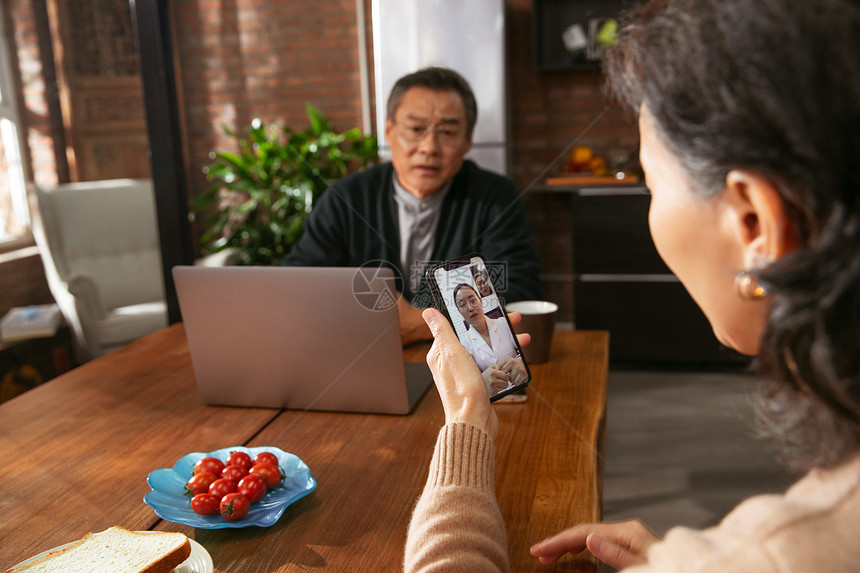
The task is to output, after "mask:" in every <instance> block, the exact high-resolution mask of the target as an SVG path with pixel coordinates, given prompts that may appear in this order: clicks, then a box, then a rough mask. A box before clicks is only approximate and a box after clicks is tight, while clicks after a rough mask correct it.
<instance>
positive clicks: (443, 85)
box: [386, 67, 478, 135]
mask: <svg viewBox="0 0 860 573" xmlns="http://www.w3.org/2000/svg"><path fill="white" fill-rule="evenodd" d="M416 87H421V88H428V89H431V90H435V91H440V92H445V91H453V92H457V93H458V94H459V95H460V98H461V99H462V100H463V105H464V106H465V107H466V134H467V135H471V134H472V131H473V130H474V129H475V123H477V121H478V103H477V102H476V101H475V94H474V93H473V92H472V87H471V86H470V85H469V82H467V81H466V78H464V77H463V76H461V75H460V74H458V73H457V72H455V71H454V70H451V69H448V68H438V67H430V68H424V69H421V70H418V71H417V72H413V73H411V74H408V75H405V76H403V77H402V78H400V79H399V80H397V82H396V83H395V84H394V87H393V88H391V93H390V94H389V95H388V105H387V106H386V112H387V113H388V117H389V119H391V121H394V115H395V113H397V108H398V107H400V100H402V99H403V94H405V93H406V92H407V91H408V90H409V89H410V88H416Z"/></svg>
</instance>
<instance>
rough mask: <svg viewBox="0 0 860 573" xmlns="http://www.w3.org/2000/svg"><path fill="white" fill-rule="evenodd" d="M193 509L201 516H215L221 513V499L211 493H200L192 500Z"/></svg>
mask: <svg viewBox="0 0 860 573" xmlns="http://www.w3.org/2000/svg"><path fill="white" fill-rule="evenodd" d="M191 509H193V510H194V513H199V514H200V515H215V514H216V513H218V512H219V511H221V498H220V497H218V496H215V495H212V494H211V493H198V494H197V495H195V496H194V497H193V498H191Z"/></svg>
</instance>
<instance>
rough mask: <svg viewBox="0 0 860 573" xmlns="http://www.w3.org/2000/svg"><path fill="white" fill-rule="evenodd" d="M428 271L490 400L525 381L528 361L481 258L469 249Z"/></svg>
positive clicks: (528, 375)
mask: <svg viewBox="0 0 860 573" xmlns="http://www.w3.org/2000/svg"><path fill="white" fill-rule="evenodd" d="M426 276H427V283H428V285H429V286H430V292H432V293H433V299H434V300H435V302H436V307H437V308H438V309H439V310H441V311H442V313H443V314H444V315H445V316H446V317H447V318H448V321H449V322H450V323H451V325H452V326H453V327H454V331H455V332H456V333H457V337H458V338H459V339H460V342H461V343H462V344H463V346H465V347H466V350H468V351H469V354H471V355H472V358H473V359H474V360H475V362H476V363H477V364H478V369H479V370H480V371H481V375H482V377H483V378H484V384H485V385H486V387H487V394H488V395H489V397H490V401H491V402H495V401H496V400H499V399H500V398H502V397H504V396H507V395H509V394H512V393H514V392H519V391H522V390H523V389H524V388H525V387H526V386H528V385H529V384H530V383H531V380H532V375H531V372H530V371H529V366H528V364H527V363H526V360H525V358H524V357H523V350H522V348H520V344H519V342H518V341H517V337H516V334H514V329H513V327H512V326H511V323H510V321H509V320H508V315H507V314H506V313H505V309H504V308H502V304H501V301H500V300H499V296H498V292H497V291H496V287H495V285H494V284H493V281H492V279H491V278H490V277H491V273H490V272H489V270H488V268H487V263H486V262H485V261H484V259H483V258H481V256H480V255H477V254H470V255H466V256H464V257H462V258H459V259H454V260H451V261H446V262H444V263H439V264H435V265H432V266H430V267H429V268H428V269H427V271H426Z"/></svg>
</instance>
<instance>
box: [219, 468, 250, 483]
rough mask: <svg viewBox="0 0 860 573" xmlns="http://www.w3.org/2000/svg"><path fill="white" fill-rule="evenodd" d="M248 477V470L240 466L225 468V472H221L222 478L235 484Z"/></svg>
mask: <svg viewBox="0 0 860 573" xmlns="http://www.w3.org/2000/svg"><path fill="white" fill-rule="evenodd" d="M246 475H248V470H246V469H245V468H243V467H239V466H227V467H226V468H224V471H222V472H221V477H222V478H225V479H228V480H230V481H232V482H233V483H239V480H240V479H242V478H243V477H245V476H246Z"/></svg>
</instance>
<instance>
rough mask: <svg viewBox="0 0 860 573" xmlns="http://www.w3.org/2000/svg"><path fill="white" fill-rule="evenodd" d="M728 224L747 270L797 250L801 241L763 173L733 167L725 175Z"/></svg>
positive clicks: (780, 200) (777, 193) (783, 204)
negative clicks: (741, 250) (740, 250)
mask: <svg viewBox="0 0 860 573" xmlns="http://www.w3.org/2000/svg"><path fill="white" fill-rule="evenodd" d="M724 193H725V199H726V200H727V204H728V215H729V216H728V224H729V225H730V227H731V229H730V230H731V232H732V233H733V234H734V236H735V238H736V239H737V241H738V244H739V246H740V247H741V249H743V260H744V268H745V269H755V268H760V267H763V266H766V265H767V264H769V263H771V262H773V261H776V260H777V259H779V258H781V257H783V256H784V255H786V254H787V253H790V252H792V251H795V250H797V248H798V247H799V240H798V237H797V233H796V231H795V230H794V228H793V227H792V226H791V224H790V222H789V219H788V215H787V213H786V208H785V203H784V202H783V200H782V197H781V196H780V195H779V192H778V191H777V190H776V187H775V186H774V185H773V183H772V182H771V181H770V180H769V179H767V178H765V177H763V176H762V175H761V174H760V173H757V172H755V171H749V170H745V169H733V170H731V171H729V173H728V175H726V189H725V190H724Z"/></svg>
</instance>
